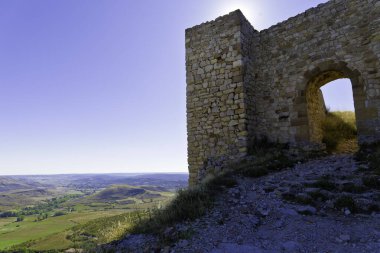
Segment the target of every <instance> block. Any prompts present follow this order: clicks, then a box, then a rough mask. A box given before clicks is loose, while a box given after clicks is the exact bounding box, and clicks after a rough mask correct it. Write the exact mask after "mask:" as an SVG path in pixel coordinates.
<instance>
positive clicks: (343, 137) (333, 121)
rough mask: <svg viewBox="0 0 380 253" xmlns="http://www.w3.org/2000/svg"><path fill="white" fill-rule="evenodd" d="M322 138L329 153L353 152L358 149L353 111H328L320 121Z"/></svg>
mask: <svg viewBox="0 0 380 253" xmlns="http://www.w3.org/2000/svg"><path fill="white" fill-rule="evenodd" d="M322 131H323V139H322V142H323V143H325V144H326V148H327V151H328V152H329V153H347V152H349V153H354V152H356V151H357V149H358V145H357V129H356V120H355V113H354V112H351V111H337V112H328V113H327V114H326V117H325V119H324V120H323V122H322Z"/></svg>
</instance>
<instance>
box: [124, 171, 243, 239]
mask: <svg viewBox="0 0 380 253" xmlns="http://www.w3.org/2000/svg"><path fill="white" fill-rule="evenodd" d="M236 184H237V182H236V180H235V179H233V178H232V177H231V175H230V174H229V173H225V174H223V175H219V176H216V177H210V178H209V179H208V180H206V181H205V182H204V183H203V184H201V185H199V186H196V187H193V188H189V189H186V190H179V191H178V193H177V196H176V197H175V198H174V199H173V201H172V202H170V203H169V204H168V205H167V206H166V207H165V208H163V209H155V210H153V211H151V212H150V213H149V217H146V218H145V219H143V220H142V221H141V222H138V223H137V224H135V225H134V226H133V227H132V228H131V230H130V232H131V233H132V234H144V233H153V234H158V235H163V232H164V230H165V228H167V227H170V226H172V225H174V224H176V223H179V222H183V221H189V220H194V219H196V218H198V217H200V216H202V215H204V214H205V213H206V211H207V210H208V209H209V208H210V207H211V206H212V205H213V202H214V200H215V196H217V194H219V193H220V192H221V190H223V189H225V188H229V187H233V186H235V185H236ZM166 239H167V238H166ZM172 239H173V240H176V239H178V238H172Z"/></svg>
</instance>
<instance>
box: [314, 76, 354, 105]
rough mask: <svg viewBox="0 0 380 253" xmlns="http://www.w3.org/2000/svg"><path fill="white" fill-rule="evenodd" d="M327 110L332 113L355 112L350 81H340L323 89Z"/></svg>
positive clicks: (331, 83)
mask: <svg viewBox="0 0 380 253" xmlns="http://www.w3.org/2000/svg"><path fill="white" fill-rule="evenodd" d="M321 90H322V93H323V97H324V100H325V104H326V108H329V109H330V111H355V108H354V100H353V95H352V85H351V81H350V79H347V78H344V79H338V80H335V81H332V82H330V83H327V84H326V85H324V86H323V87H322V88H321Z"/></svg>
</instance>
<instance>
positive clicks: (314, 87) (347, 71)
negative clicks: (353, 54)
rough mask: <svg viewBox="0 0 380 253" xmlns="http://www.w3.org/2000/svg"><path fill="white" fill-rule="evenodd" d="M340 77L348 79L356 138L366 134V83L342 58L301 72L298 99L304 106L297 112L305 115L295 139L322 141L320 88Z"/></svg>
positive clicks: (322, 113) (322, 104)
mask: <svg viewBox="0 0 380 253" xmlns="http://www.w3.org/2000/svg"><path fill="white" fill-rule="evenodd" d="M341 78H347V79H350V81H351V85H352V93H353V99H354V106H355V116H356V124H357V129H358V137H359V141H360V140H361V139H363V138H360V136H366V135H367V134H368V132H371V129H368V126H367V127H366V124H365V122H366V121H367V120H369V119H370V114H368V113H366V106H365V100H366V96H365V85H364V80H363V79H362V76H361V73H360V72H359V71H358V70H355V69H352V68H350V67H348V64H347V63H345V62H332V61H329V62H324V63H322V64H320V65H318V67H315V68H313V69H312V70H309V71H307V72H306V73H305V74H304V80H305V82H304V83H306V86H305V89H304V91H303V92H301V99H300V100H299V101H302V103H301V104H302V105H303V106H301V107H298V108H300V111H299V114H300V115H304V117H306V120H304V121H303V122H304V124H303V125H302V126H301V129H300V131H299V133H300V135H298V136H297V138H298V140H302V141H307V142H311V143H321V142H322V129H321V122H322V120H323V117H324V115H325V110H326V108H325V105H324V99H323V95H322V92H321V90H320V88H321V87H322V86H324V85H326V84H328V83H329V82H331V81H334V80H337V79H341ZM302 107H303V108H302Z"/></svg>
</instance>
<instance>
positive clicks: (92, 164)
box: [0, 0, 341, 174]
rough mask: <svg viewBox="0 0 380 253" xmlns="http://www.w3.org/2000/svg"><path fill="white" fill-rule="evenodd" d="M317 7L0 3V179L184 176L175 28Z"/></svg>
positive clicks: (202, 1)
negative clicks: (236, 13)
mask: <svg viewBox="0 0 380 253" xmlns="http://www.w3.org/2000/svg"><path fill="white" fill-rule="evenodd" d="M320 2H325V1H317V0H310V1H305V0H292V1H283V0H265V1H264V0H256V1H254V0H250V1H249V0H246V1H244V0H237V1H233V0H191V1H190V0H186V1H174V0H161V1H157V0H139V1H137V0H136V1H131V0H81V1H77V0H56V1H51V0H1V1H0V32H1V37H0V53H1V57H0V88H1V92H0V115H1V117H0V174H54V173H99V172H158V171H163V172H174V171H182V172H185V171H187V161H186V114H185V112H186V105H185V87H186V83H185V48H184V45H185V43H184V40H185V38H184V35H185V29H186V28H188V27H191V26H194V25H197V24H199V23H201V22H204V21H207V20H212V19H214V18H216V17H217V16H219V15H222V14H226V13H228V12H230V11H232V10H235V9H237V8H240V9H241V10H242V11H243V13H244V14H245V15H246V17H247V18H248V19H249V20H250V22H251V23H252V25H253V26H254V27H255V28H256V29H258V30H262V29H264V28H268V27H269V26H271V25H274V24H276V23H277V22H279V21H282V20H285V19H287V18H289V17H291V16H294V15H296V14H298V13H300V12H302V11H304V10H306V9H308V8H310V7H312V6H316V5H317V4H318V3H320ZM338 89H340V88H339V87H338ZM333 97H334V96H333ZM340 104H341V103H340Z"/></svg>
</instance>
